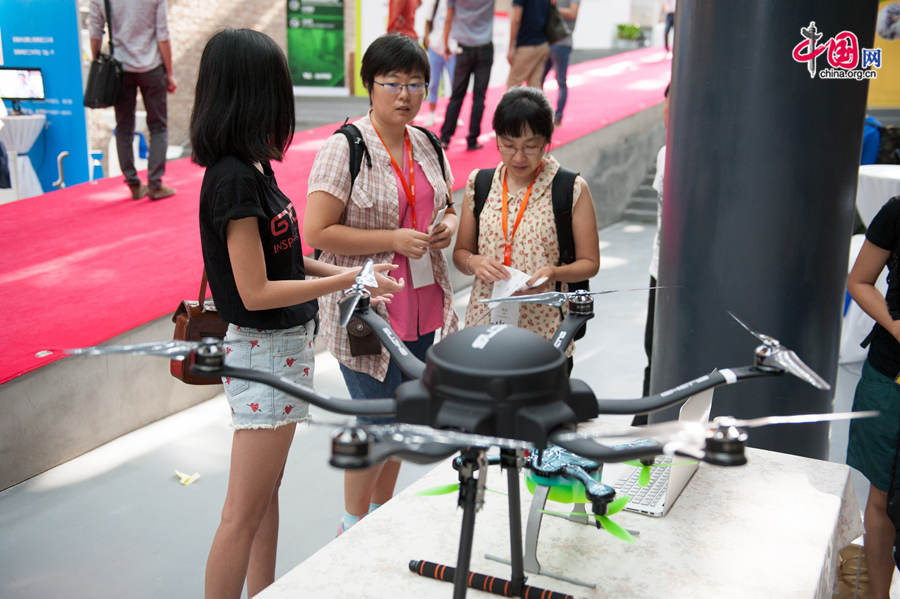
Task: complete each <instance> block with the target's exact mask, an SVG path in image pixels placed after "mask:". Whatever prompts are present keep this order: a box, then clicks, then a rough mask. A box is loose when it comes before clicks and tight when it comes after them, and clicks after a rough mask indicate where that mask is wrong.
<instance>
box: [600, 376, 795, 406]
mask: <svg viewBox="0 0 900 599" xmlns="http://www.w3.org/2000/svg"><path fill="white" fill-rule="evenodd" d="M780 374H784V371H783V370H774V369H773V370H767V369H762V368H758V367H756V366H741V367H739V368H723V369H722V370H713V371H712V372H710V373H709V374H704V375H703V376H701V377H698V378H696V379H694V380H692V381H688V382H686V383H682V384H680V385H678V386H677V387H673V388H672V389H667V390H665V391H663V392H662V393H657V394H656V395H648V396H647V397H641V398H637V399H598V400H597V409H598V411H599V413H600V414H648V413H650V412H656V411H658V410H662V409H664V408H668V407H670V406H674V405H677V404H679V403H681V402H683V401H684V400H686V399H687V398H689V397H690V396H692V395H694V394H696V393H700V392H701V391H706V390H707V389H711V388H713V387H718V386H719V385H731V384H733V383H736V382H738V381H743V380H746V379H752V378H757V377H762V376H777V375H780Z"/></svg>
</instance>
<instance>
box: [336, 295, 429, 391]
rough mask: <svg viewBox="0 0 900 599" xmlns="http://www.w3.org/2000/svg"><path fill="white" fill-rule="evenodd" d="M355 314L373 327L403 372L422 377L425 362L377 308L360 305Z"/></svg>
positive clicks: (410, 375)
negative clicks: (404, 341) (398, 334)
mask: <svg viewBox="0 0 900 599" xmlns="http://www.w3.org/2000/svg"><path fill="white" fill-rule="evenodd" d="M354 315H355V316H358V317H359V318H361V319H362V320H363V322H365V323H366V324H367V325H369V326H370V327H371V328H372V330H373V331H374V332H375V335H376V336H377V337H378V339H379V340H380V341H381V344H382V345H384V347H385V349H387V350H388V353H390V354H391V357H392V358H394V360H395V361H396V362H397V366H399V367H400V370H401V371H402V372H403V374H405V375H406V376H408V377H410V378H413V379H420V378H422V374H423V373H424V372H425V363H424V362H422V361H421V360H419V359H418V358H417V357H415V356H414V355H413V353H412V352H411V351H409V348H408V347H406V344H405V343H403V341H401V340H400V338H399V337H397V333H395V332H394V329H392V328H391V325H389V324H388V323H386V322H385V321H384V319H383V318H382V317H381V316H379V315H378V314H377V313H376V312H375V310H372V309H370V308H368V307H358V308H357V310H356V312H355V313H354Z"/></svg>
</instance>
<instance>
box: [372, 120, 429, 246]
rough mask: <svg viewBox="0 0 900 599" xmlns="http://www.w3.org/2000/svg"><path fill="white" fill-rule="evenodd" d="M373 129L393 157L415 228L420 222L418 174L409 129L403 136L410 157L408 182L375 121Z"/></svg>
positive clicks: (392, 164)
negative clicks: (418, 215) (418, 218)
mask: <svg viewBox="0 0 900 599" xmlns="http://www.w3.org/2000/svg"><path fill="white" fill-rule="evenodd" d="M372 129H375V133H376V134H377V135H378V139H380V140H381V145H383V146H384V149H385V150H387V153H388V156H390V157H391V166H392V167H394V172H395V173H397V177H398V178H399V179H400V183H401V184H402V185H403V191H404V192H405V193H406V201H407V202H409V207H410V208H411V209H412V226H413V229H416V228H417V227H418V223H417V222H416V174H415V170H414V167H413V155H412V142H410V141H409V131H404V132H403V138H404V141H405V142H406V155H407V156H408V157H409V183H407V182H406V179H404V178H403V173H402V172H401V171H400V166H399V165H398V164H397V161H396V160H394V155H393V154H391V151H390V150H389V149H388V147H387V144H386V143H384V138H383V137H381V133H378V129H376V128H375V123H372ZM400 225H401V226H402V225H403V223H400Z"/></svg>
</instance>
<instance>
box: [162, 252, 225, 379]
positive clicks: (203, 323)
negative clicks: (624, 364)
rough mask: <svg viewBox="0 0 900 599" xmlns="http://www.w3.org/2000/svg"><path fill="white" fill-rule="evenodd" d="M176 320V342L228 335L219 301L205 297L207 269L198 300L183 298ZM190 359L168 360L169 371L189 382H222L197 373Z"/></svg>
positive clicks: (175, 315) (204, 272)
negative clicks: (191, 366)
mask: <svg viewBox="0 0 900 599" xmlns="http://www.w3.org/2000/svg"><path fill="white" fill-rule="evenodd" d="M172 322H174V323H175V334H174V335H173V336H172V339H174V340H175V341H200V340H201V339H203V338H205V337H216V338H218V339H224V338H225V331H226V330H227V329H228V323H227V322H225V321H224V320H222V317H220V316H219V313H218V312H217V311H216V304H215V302H214V301H213V300H212V298H210V299H206V269H204V270H203V278H202V279H200V295H199V297H198V298H197V301H196V302H194V301H191V300H184V301H182V302H181V304H180V305H179V306H178V308H177V309H176V310H175V314H173V315H172ZM189 359H190V358H188V359H186V360H182V361H179V360H172V361H171V362H170V363H169V372H171V373H172V376H174V377H175V378H176V379H179V380H181V381H184V382H185V383H187V384H189V385H220V384H222V379H221V378H220V377H217V376H214V377H211V376H197V375H196V374H194V373H192V372H191V371H190V368H188V366H189V362H188V361H189Z"/></svg>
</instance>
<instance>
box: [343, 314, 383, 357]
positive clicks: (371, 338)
mask: <svg viewBox="0 0 900 599" xmlns="http://www.w3.org/2000/svg"><path fill="white" fill-rule="evenodd" d="M347 338H348V340H349V341H350V355H351V356H374V355H378V354H380V353H381V341H380V340H379V339H378V336H377V335H375V331H373V330H372V327H370V326H369V325H368V324H366V322H365V321H364V320H363V319H362V318H360V317H359V316H353V317H351V318H350V322H348V323H347Z"/></svg>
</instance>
